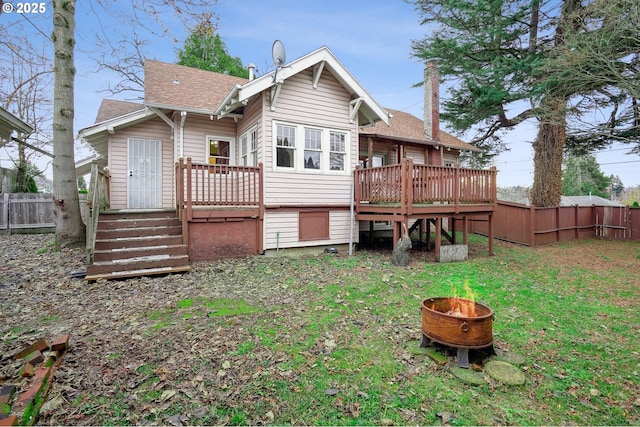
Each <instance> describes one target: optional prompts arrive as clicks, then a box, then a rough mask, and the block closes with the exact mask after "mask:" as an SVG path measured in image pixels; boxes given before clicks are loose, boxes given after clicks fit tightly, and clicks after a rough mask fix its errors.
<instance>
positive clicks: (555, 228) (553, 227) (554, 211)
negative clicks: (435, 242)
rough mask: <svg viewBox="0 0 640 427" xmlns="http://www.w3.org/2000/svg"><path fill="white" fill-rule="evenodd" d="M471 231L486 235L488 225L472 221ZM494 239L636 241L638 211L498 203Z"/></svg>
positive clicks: (639, 235)
mask: <svg viewBox="0 0 640 427" xmlns="http://www.w3.org/2000/svg"><path fill="white" fill-rule="evenodd" d="M470 231H471V232H474V233H479V234H485V235H487V234H488V231H489V230H488V224H487V223H486V222H481V221H472V223H471V230H470ZM493 235H494V237H495V238H496V239H500V240H506V241H508V242H513V243H520V244H523V245H528V246H539V245H547V244H551V243H556V242H564V241H567V240H574V239H588V238H594V237H603V238H608V239H614V240H640V208H630V207H628V206H620V207H618V206H558V207H552V208H539V207H535V206H525V205H521V204H517V203H508V202H498V203H497V205H496V208H495V211H494V217H493Z"/></svg>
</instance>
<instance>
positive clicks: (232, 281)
mask: <svg viewBox="0 0 640 427" xmlns="http://www.w3.org/2000/svg"><path fill="white" fill-rule="evenodd" d="M486 243H487V242H486V239H484V238H482V237H474V238H473V239H472V242H471V244H470V251H471V258H470V260H469V261H468V262H463V263H453V264H438V263H434V262H432V261H431V260H430V257H429V255H428V254H426V255H425V254H423V253H421V252H418V251H416V252H414V253H412V261H411V264H410V265H409V266H408V267H394V266H392V265H391V264H390V262H389V255H390V254H389V252H384V251H372V252H367V251H361V252H357V253H356V255H355V256H353V257H348V256H347V255H346V254H338V255H332V254H323V255H321V256H314V257H301V258H288V257H280V258H277V259H276V258H262V257H255V258H248V259H245V260H229V261H223V262H220V263H198V264H195V265H194V270H193V271H192V272H191V273H188V274H184V275H180V276H167V277H163V278H155V279H153V278H143V279H132V280H125V281H117V282H98V283H95V284H86V283H84V282H83V281H81V280H77V279H73V280H72V279H64V280H63V279H59V280H57V281H55V283H52V284H51V285H49V286H42V284H40V285H37V284H36V283H35V282H37V280H34V281H31V282H28V283H22V284H19V285H16V286H14V287H5V288H3V290H2V291H3V294H4V293H5V292H6V293H7V295H9V297H8V299H7V300H6V301H5V302H2V303H0V309H1V310H2V312H3V313H8V312H9V311H10V310H13V312H12V315H11V316H6V318H5V319H3V326H1V328H2V329H0V337H2V339H3V344H4V345H5V348H6V349H7V350H6V351H10V350H12V349H15V348H18V347H19V346H20V345H22V344H23V343H25V342H29V340H33V339H34V338H35V337H41V336H45V337H46V336H50V335H52V334H55V333H59V332H61V331H66V332H69V333H70V334H71V335H72V348H71V351H70V352H69V354H68V355H66V356H65V358H64V359H63V362H62V365H61V366H60V368H59V369H58V372H57V374H56V380H55V381H54V386H53V389H52V391H51V393H50V399H49V401H50V402H49V405H48V406H45V408H44V411H43V414H42V417H41V418H40V420H39V421H38V424H52V423H53V424H75V425H95V424H112V425H126V424H148V423H149V424H150V423H154V424H158V423H159V424H171V425H187V424H189V425H210V424H232V425H245V424H251V425H256V424H271V425H283V424H294V425H309V424H311V425H372V424H376V425H408V424H430V425H441V424H449V425H639V424H640V386H639V384H640V356H639V352H640V345H639V338H638V337H639V336H640V314H639V308H640V273H639V271H640V268H639V267H640V244H639V243H638V242H608V241H599V240H586V241H580V242H571V243H564V244H558V245H552V246H548V247H543V248H527V247H521V246H516V245H511V244H506V243H501V242H497V243H496V248H495V256H491V257H490V256H488V254H487V253H486ZM45 255H46V254H45ZM0 282H1V280H0ZM465 283H468V285H469V286H470V288H471V289H472V290H473V291H474V293H475V294H476V295H477V298H478V300H479V301H481V302H483V303H485V304H487V305H489V306H490V307H491V308H492V309H493V310H494V312H495V321H494V324H493V333H494V343H495V347H496V348H497V349H498V350H499V351H500V352H502V353H507V354H511V355H518V356H521V358H522V359H523V360H524V363H519V364H518V365H519V369H520V370H521V371H522V372H523V373H524V374H525V378H526V382H525V384H524V385H520V386H510V385H505V384H502V383H500V382H497V381H495V380H493V379H492V378H491V377H489V376H488V375H484V382H483V383H482V384H480V385H470V384H467V383H465V382H463V381H461V380H459V379H458V378H457V377H456V376H454V375H452V369H454V368H455V367H456V366H457V364H456V363H455V358H454V357H450V358H449V362H448V363H447V364H446V365H440V364H437V363H436V362H434V361H433V360H432V359H431V358H429V357H427V356H426V355H425V354H424V352H422V351H420V350H419V348H418V343H419V339H420V336H421V330H420V319H421V318H420V313H419V307H420V303H421V301H422V300H423V299H425V298H428V297H434V296H450V295H452V294H453V293H456V292H457V293H460V292H461V290H462V287H463V285H464V284H465ZM14 293H15V295H14ZM25 294H28V295H29V298H25ZM17 301H20V302H17ZM10 304H13V305H11V306H10ZM20 304H24V306H23V307H20ZM27 305H28V308H27V307H26V306H27ZM20 310H28V313H29V315H23V314H21V313H22V312H21V311H20ZM34 313H37V315H35V314H34ZM8 370H9V369H8V367H7V366H6V364H5V369H4V371H2V372H4V373H5V374H6V372H7V371H8ZM5 376H6V375H5ZM56 399H58V400H56Z"/></svg>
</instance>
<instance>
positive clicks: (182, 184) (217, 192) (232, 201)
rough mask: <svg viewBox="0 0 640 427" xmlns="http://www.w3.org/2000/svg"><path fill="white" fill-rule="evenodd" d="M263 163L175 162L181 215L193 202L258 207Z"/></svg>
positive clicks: (177, 198)
mask: <svg viewBox="0 0 640 427" xmlns="http://www.w3.org/2000/svg"><path fill="white" fill-rule="evenodd" d="M262 183H263V167H262V163H260V164H259V165H258V166H230V165H210V164H206V163H193V162H192V161H191V158H188V159H187V161H186V162H184V161H183V160H182V159H180V161H179V162H178V163H176V203H177V206H176V207H177V210H178V214H179V215H180V218H182V211H183V210H184V209H186V210H187V219H188V220H190V219H192V208H193V207H194V206H217V207H256V206H260V205H261V203H262Z"/></svg>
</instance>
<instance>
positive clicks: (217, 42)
mask: <svg viewBox="0 0 640 427" xmlns="http://www.w3.org/2000/svg"><path fill="white" fill-rule="evenodd" d="M177 63H178V65H185V66H187V67H192V68H199V69H201V70H207V71H214V72H216V73H222V74H229V75H231V76H237V77H244V78H249V70H248V69H247V68H246V67H245V66H244V65H242V60H241V59H240V58H239V57H233V56H231V55H229V52H228V50H227V47H226V45H225V44H224V42H223V41H222V38H221V37H220V35H219V34H216V33H215V27H214V25H213V24H212V23H211V22H210V20H209V19H206V20H205V21H204V22H200V23H199V24H198V25H197V26H196V27H195V28H194V30H193V31H192V33H191V35H189V37H187V39H186V40H185V42H184V49H181V50H179V51H178V61H177Z"/></svg>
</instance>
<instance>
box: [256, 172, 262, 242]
mask: <svg viewBox="0 0 640 427" xmlns="http://www.w3.org/2000/svg"><path fill="white" fill-rule="evenodd" d="M258 215H259V216H258V221H257V230H256V233H257V236H258V248H257V249H258V253H264V164H263V163H262V162H260V163H258Z"/></svg>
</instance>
